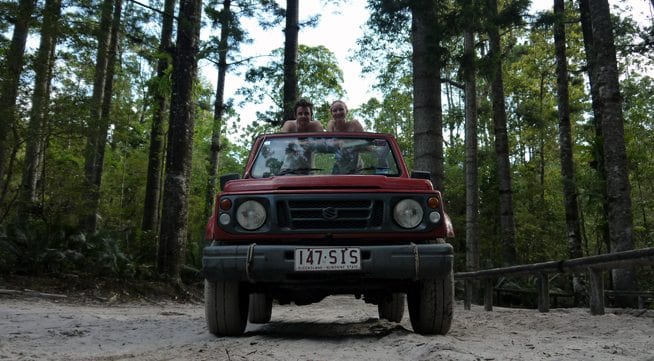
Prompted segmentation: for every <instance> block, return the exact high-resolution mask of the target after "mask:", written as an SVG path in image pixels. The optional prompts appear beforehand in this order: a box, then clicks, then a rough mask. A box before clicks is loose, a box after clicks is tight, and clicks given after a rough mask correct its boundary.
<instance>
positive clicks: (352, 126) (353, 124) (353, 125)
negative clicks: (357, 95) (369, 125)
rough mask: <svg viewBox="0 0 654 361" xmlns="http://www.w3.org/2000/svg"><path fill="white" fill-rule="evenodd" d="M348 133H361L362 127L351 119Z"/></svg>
mask: <svg viewBox="0 0 654 361" xmlns="http://www.w3.org/2000/svg"><path fill="white" fill-rule="evenodd" d="M348 131H350V132H363V131H364V130H363V125H361V123H359V121H358V120H356V119H352V120H351V121H350V122H349V124H348Z"/></svg>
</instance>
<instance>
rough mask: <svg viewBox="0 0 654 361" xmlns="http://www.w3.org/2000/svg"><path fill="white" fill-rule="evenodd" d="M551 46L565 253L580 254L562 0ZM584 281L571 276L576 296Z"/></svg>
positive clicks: (558, 3) (558, 2)
mask: <svg viewBox="0 0 654 361" xmlns="http://www.w3.org/2000/svg"><path fill="white" fill-rule="evenodd" d="M554 15H555V16H556V22H555V23H554V47H555V56H556V74H557V77H556V79H557V99H558V101H557V103H558V117H559V143H560V147H561V153H560V157H561V177H562V178H563V202H564V208H565V223H566V228H567V231H568V257H569V258H580V257H583V251H582V247H581V226H580V221H579V207H578V200H577V182H576V180H575V167H574V158H573V143H574V142H573V141H572V127H571V126H570V95H569V91H568V58H567V55H566V31H565V5H564V1H563V0H554ZM582 286H583V285H582V284H581V279H580V277H579V274H577V273H575V274H573V276H572V288H573V292H574V294H575V300H578V299H579V298H581V297H582V292H583V287H582Z"/></svg>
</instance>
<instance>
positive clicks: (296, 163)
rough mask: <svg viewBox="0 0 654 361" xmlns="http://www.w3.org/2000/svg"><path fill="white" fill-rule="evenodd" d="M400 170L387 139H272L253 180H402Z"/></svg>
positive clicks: (266, 144) (261, 154) (265, 145)
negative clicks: (298, 177) (336, 176)
mask: <svg viewBox="0 0 654 361" xmlns="http://www.w3.org/2000/svg"><path fill="white" fill-rule="evenodd" d="M399 173H400V172H399V169H398V165H397V162H396V161H395V157H394V156H393V152H392V151H391V148H390V147H389V144H388V142H387V141H386V140H385V139H383V138H351V137H343V138H334V137H305V138H296V137H288V138H286V137H284V138H269V139H267V140H266V141H265V142H264V143H263V145H262V146H261V148H260V150H259V154H257V157H256V159H255V161H254V166H253V167H252V177H254V178H267V177H272V176H281V175H327V174H355V175H356V174H358V175H371V174H378V175H386V176H398V175H399Z"/></svg>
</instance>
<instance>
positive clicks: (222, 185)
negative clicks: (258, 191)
mask: <svg viewBox="0 0 654 361" xmlns="http://www.w3.org/2000/svg"><path fill="white" fill-rule="evenodd" d="M240 178H241V176H240V175H239V174H238V173H230V174H225V175H221V176H220V189H221V190H223V189H225V184H227V182H229V181H231V180H236V179H240Z"/></svg>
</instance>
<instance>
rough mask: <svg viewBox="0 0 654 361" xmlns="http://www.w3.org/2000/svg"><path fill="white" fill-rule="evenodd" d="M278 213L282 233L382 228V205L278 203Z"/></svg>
mask: <svg viewBox="0 0 654 361" xmlns="http://www.w3.org/2000/svg"><path fill="white" fill-rule="evenodd" d="M277 211H278V213H277V214H278V217H279V226H280V228H282V229H287V230H294V231H300V230H302V231H310V230H326V229H330V230H335V231H337V230H350V231H357V230H361V231H363V230H368V231H370V230H374V229H378V228H380V227H381V225H382V221H383V212H384V204H383V202H382V201H381V200H362V199H354V200H348V199H335V200H332V199H320V200H316V199H302V200H280V201H279V202H278V203H277Z"/></svg>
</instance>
